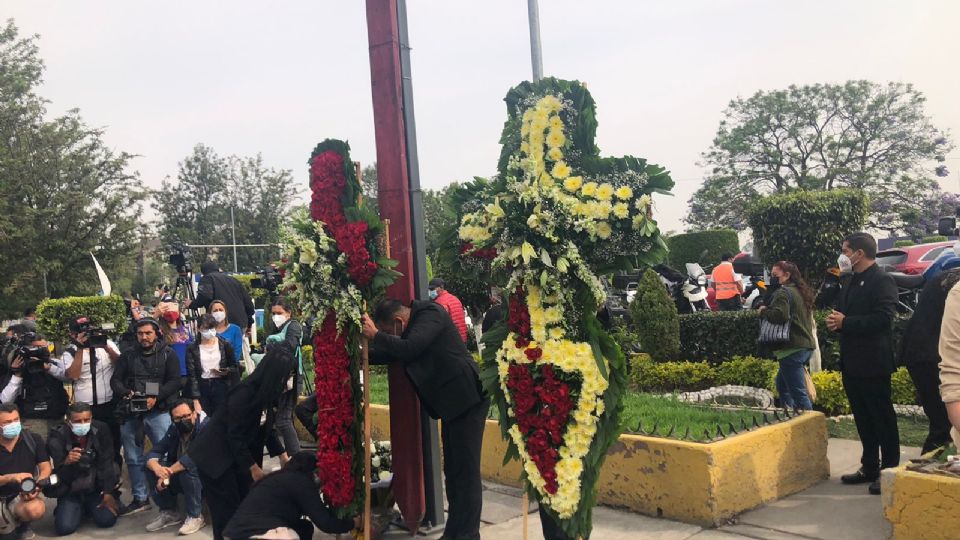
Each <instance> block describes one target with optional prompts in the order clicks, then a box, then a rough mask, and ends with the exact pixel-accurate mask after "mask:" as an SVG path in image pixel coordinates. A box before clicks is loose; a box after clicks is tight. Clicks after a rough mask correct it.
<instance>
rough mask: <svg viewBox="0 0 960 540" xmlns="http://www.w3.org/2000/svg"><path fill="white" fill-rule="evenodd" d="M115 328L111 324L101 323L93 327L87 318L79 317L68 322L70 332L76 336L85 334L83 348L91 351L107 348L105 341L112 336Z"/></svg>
mask: <svg viewBox="0 0 960 540" xmlns="http://www.w3.org/2000/svg"><path fill="white" fill-rule="evenodd" d="M116 329H117V327H116V326H115V325H114V324H113V323H103V324H102V325H100V326H94V324H93V321H91V320H90V318H89V317H80V318H78V319H75V320H73V321H70V331H71V332H74V333H77V334H86V335H87V343H86V344H85V346H87V347H90V348H91V349H102V348H104V347H106V346H107V339H108V338H109V337H110V336H111V335H113V334H114V333H115V331H116Z"/></svg>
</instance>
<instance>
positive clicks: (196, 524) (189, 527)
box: [180, 516, 207, 535]
mask: <svg viewBox="0 0 960 540" xmlns="http://www.w3.org/2000/svg"><path fill="white" fill-rule="evenodd" d="M206 524H207V523H206V522H205V521H203V516H197V517H188V518H187V520H186V521H184V522H183V526H182V527H180V534H183V535H186V534H193V533H195V532H197V531H199V530H200V529H202V528H203V527H204V525H206Z"/></svg>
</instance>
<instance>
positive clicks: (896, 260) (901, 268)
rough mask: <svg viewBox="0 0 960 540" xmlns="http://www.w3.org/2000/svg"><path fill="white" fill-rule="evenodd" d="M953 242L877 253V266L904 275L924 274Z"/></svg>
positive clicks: (899, 248) (906, 247)
mask: <svg viewBox="0 0 960 540" xmlns="http://www.w3.org/2000/svg"><path fill="white" fill-rule="evenodd" d="M951 246H953V242H934V243H932V244H920V245H918V246H905V247H898V248H894V249H888V250H884V251H881V252H880V253H877V264H878V265H880V267H881V268H884V269H885V270H888V271H894V272H902V273H904V274H913V275H916V274H922V273H923V272H924V270H926V269H927V268H929V267H930V265H931V264H933V261H935V260H937V257H939V256H940V254H941V253H943V250H945V249H947V248H948V247H951Z"/></svg>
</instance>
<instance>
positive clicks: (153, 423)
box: [110, 317, 181, 515]
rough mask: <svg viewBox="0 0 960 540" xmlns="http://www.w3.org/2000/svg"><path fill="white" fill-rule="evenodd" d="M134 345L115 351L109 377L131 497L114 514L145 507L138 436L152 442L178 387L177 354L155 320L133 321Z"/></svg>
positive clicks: (166, 424) (159, 435)
mask: <svg viewBox="0 0 960 540" xmlns="http://www.w3.org/2000/svg"><path fill="white" fill-rule="evenodd" d="M134 328H135V330H136V334H137V340H138V341H139V342H140V346H139V347H138V348H136V349H133V350H131V351H128V352H126V353H124V354H123V355H121V356H120V359H119V360H118V361H117V364H116V367H115V369H114V372H113V377H112V378H111V379H110V387H111V388H113V393H114V395H116V396H120V401H119V402H118V403H117V415H118V417H119V418H120V420H121V422H120V439H121V440H122V442H123V453H124V458H126V462H127V472H128V473H129V475H130V484H131V485H132V490H133V501H131V503H130V504H129V505H127V506H126V507H124V508H123V509H121V512H120V514H121V515H126V514H133V513H136V512H141V511H143V510H146V509H148V508H150V503H149V502H148V501H147V494H148V493H147V488H148V486H147V478H146V476H145V473H144V469H143V464H144V461H145V460H144V456H143V437H144V435H146V436H147V437H149V438H150V442H151V444H154V445H156V444H158V443H159V442H160V440H161V439H163V437H164V435H166V433H167V430H168V429H169V428H170V424H171V421H170V416H169V415H168V414H167V410H168V408H169V405H170V403H172V402H173V401H174V400H175V399H177V394H178V393H179V392H180V384H181V383H180V360H179V359H178V358H177V354H176V353H175V352H173V350H172V349H170V348H169V347H168V346H167V344H166V343H165V342H164V340H163V335H162V333H161V331H160V324H159V323H158V322H157V321H156V320H154V319H150V318H147V317H144V318H142V319H140V320H139V321H137V323H136V324H135V325H134Z"/></svg>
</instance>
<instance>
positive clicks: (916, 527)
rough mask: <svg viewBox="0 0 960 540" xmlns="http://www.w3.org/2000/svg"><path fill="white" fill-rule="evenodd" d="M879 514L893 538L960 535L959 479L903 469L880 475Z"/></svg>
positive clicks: (907, 539) (936, 539) (933, 539)
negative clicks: (880, 513) (884, 519)
mask: <svg viewBox="0 0 960 540" xmlns="http://www.w3.org/2000/svg"><path fill="white" fill-rule="evenodd" d="M880 482H881V484H882V485H881V494H882V498H883V515H884V517H886V518H887V521H889V522H890V525H891V526H892V527H893V538H894V540H913V539H917V540H920V539H922V540H939V539H943V540H947V539H956V538H957V537H958V535H960V532H958V531H960V513H958V509H960V479H957V478H950V477H948V476H941V475H936V474H926V473H920V472H914V471H908V470H906V465H902V466H900V467H897V468H896V469H888V470H885V471H883V474H882V475H881V479H880Z"/></svg>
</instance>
